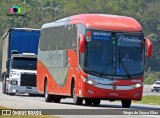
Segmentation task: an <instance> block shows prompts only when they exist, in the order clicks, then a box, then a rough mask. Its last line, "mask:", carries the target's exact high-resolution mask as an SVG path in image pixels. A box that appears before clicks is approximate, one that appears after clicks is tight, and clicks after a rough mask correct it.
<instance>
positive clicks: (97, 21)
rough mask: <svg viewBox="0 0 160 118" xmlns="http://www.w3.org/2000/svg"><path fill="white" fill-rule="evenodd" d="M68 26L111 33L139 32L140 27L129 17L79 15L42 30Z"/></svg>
mask: <svg viewBox="0 0 160 118" xmlns="http://www.w3.org/2000/svg"><path fill="white" fill-rule="evenodd" d="M69 24H83V25H84V26H86V28H89V29H101V30H112V31H125V32H139V31H142V27H141V25H140V24H139V23H138V22H137V21H136V20H135V19H134V18H131V17H127V16H119V15H109V14H79V15H74V16H70V17H66V18H63V19H60V20H57V21H55V22H52V23H46V24H44V25H43V26H42V29H43V28H49V27H56V26H63V25H69Z"/></svg>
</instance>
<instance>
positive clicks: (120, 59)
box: [118, 49, 131, 79]
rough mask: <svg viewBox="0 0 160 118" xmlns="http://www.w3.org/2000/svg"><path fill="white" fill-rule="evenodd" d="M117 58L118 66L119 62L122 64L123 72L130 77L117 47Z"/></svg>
mask: <svg viewBox="0 0 160 118" xmlns="http://www.w3.org/2000/svg"><path fill="white" fill-rule="evenodd" d="M118 60H119V67H120V63H121V65H122V67H123V69H124V71H125V73H126V76H127V77H128V78H129V79H131V75H130V74H129V72H128V70H127V68H126V66H125V65H124V63H123V61H122V58H121V52H120V49H119V53H118Z"/></svg>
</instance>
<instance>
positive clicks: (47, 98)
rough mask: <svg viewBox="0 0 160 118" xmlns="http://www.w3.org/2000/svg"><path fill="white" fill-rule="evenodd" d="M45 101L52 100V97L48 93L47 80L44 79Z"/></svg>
mask: <svg viewBox="0 0 160 118" xmlns="http://www.w3.org/2000/svg"><path fill="white" fill-rule="evenodd" d="M44 94H45V101H46V102H52V101H53V99H52V95H50V94H48V82H47V81H46V82H45V93H44Z"/></svg>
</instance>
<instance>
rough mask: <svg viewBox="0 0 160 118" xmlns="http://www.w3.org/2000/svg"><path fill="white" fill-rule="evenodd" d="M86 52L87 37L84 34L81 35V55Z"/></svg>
mask: <svg viewBox="0 0 160 118" xmlns="http://www.w3.org/2000/svg"><path fill="white" fill-rule="evenodd" d="M84 52H85V37H84V35H83V34H81V35H80V53H84Z"/></svg>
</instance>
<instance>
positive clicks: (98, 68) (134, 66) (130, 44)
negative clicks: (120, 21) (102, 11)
mask: <svg viewBox="0 0 160 118" xmlns="http://www.w3.org/2000/svg"><path fill="white" fill-rule="evenodd" d="M142 39H144V38H143V35H142V34H130V33H129V34H124V33H123V34H122V33H115V32H114V33H112V32H105V31H95V30H92V37H91V40H89V41H87V49H86V50H87V53H86V70H87V71H88V72H95V73H99V76H102V75H107V76H119V77H124V78H131V77H132V78H133V77H134V76H137V75H140V76H142V75H143V71H144V46H143V43H144V40H142Z"/></svg>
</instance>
